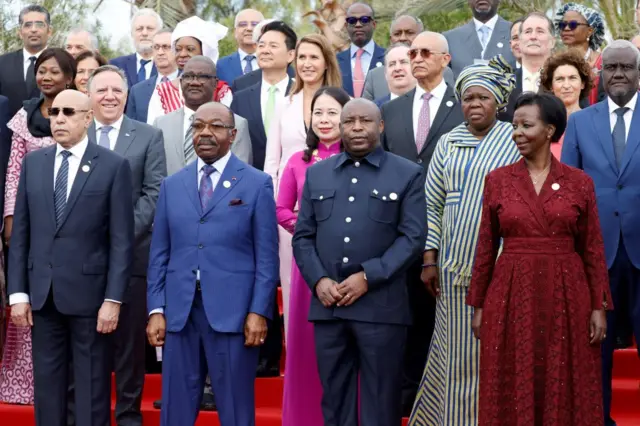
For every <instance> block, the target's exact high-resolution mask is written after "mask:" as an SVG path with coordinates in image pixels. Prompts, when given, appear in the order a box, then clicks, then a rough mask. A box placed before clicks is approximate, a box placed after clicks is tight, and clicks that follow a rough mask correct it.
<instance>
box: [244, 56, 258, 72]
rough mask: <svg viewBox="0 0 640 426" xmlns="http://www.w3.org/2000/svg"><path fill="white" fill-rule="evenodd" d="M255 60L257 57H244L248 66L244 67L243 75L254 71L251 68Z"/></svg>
mask: <svg viewBox="0 0 640 426" xmlns="http://www.w3.org/2000/svg"><path fill="white" fill-rule="evenodd" d="M255 58H256V57H255V56H253V55H247V56H245V57H244V61H245V62H246V64H245V65H244V71H243V72H242V73H243V74H247V73H250V72H251V71H253V68H252V67H251V61H253V60H254V59H255Z"/></svg>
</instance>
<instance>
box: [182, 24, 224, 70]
mask: <svg viewBox="0 0 640 426" xmlns="http://www.w3.org/2000/svg"><path fill="white" fill-rule="evenodd" d="M228 30H229V29H228V28H227V27H225V26H224V25H221V24H218V23H217V22H207V21H204V20H202V19H201V18H199V17H197V16H192V17H190V18H187V19H185V20H184V21H182V22H180V23H178V25H176V29H175V30H173V33H172V34H171V47H173V49H174V50H175V48H176V41H177V40H178V39H180V38H182V37H193V38H195V39H198V40H199V41H200V42H201V43H202V55H203V56H206V57H208V58H211V60H213V62H218V56H219V55H220V52H219V51H218V42H219V41H220V40H222V39H223V38H224V37H225V36H226V35H227V31H228Z"/></svg>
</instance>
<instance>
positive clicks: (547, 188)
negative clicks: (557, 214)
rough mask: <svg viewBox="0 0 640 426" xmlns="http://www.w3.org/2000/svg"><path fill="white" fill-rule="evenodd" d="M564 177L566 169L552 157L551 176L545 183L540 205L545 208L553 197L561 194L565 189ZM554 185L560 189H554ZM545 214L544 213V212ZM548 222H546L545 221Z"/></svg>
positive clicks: (541, 192)
mask: <svg viewBox="0 0 640 426" xmlns="http://www.w3.org/2000/svg"><path fill="white" fill-rule="evenodd" d="M563 176H564V169H563V167H562V165H561V164H560V162H559V161H558V160H556V158H555V157H554V156H553V155H552V156H551V168H550V170H549V176H548V178H547V180H546V181H545V182H544V185H543V186H542V189H541V190H540V196H539V198H540V205H541V206H544V205H545V203H546V202H547V201H549V199H551V197H553V196H554V195H557V194H561V191H562V190H563V188H564V181H563V179H562V177H563ZM553 184H558V185H559V188H558V187H557V188H558V189H553V186H552V185H553ZM543 213H544V211H543ZM545 222H546V220H545Z"/></svg>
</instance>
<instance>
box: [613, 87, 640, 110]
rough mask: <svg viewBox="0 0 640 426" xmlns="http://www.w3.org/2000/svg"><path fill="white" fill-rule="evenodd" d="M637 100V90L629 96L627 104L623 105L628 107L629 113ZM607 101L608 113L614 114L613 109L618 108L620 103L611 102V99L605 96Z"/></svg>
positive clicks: (633, 108)
mask: <svg viewBox="0 0 640 426" xmlns="http://www.w3.org/2000/svg"><path fill="white" fill-rule="evenodd" d="M637 101H638V92H636V93H635V94H634V95H633V98H631V100H630V101H629V102H627V104H626V105H625V106H624V107H625V108H629V111H631V113H633V111H634V110H635V108H636V102H637ZM607 103H608V104H609V114H615V112H614V111H615V110H617V109H618V108H620V105H618V104H617V103H615V102H613V100H612V99H611V98H610V97H608V96H607Z"/></svg>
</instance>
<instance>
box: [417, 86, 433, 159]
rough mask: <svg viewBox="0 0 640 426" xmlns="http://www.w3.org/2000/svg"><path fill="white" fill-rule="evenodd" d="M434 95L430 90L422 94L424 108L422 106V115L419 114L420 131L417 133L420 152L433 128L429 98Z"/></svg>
mask: <svg viewBox="0 0 640 426" xmlns="http://www.w3.org/2000/svg"><path fill="white" fill-rule="evenodd" d="M432 96H433V95H432V94H431V93H429V92H425V93H424V94H423V95H422V99H424V100H423V101H422V108H420V115H418V132H417V134H416V148H417V149H418V154H420V151H422V146H423V145H424V143H425V142H426V141H427V136H428V135H429V129H430V128H431V114H430V111H429V99H431V97H432Z"/></svg>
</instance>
